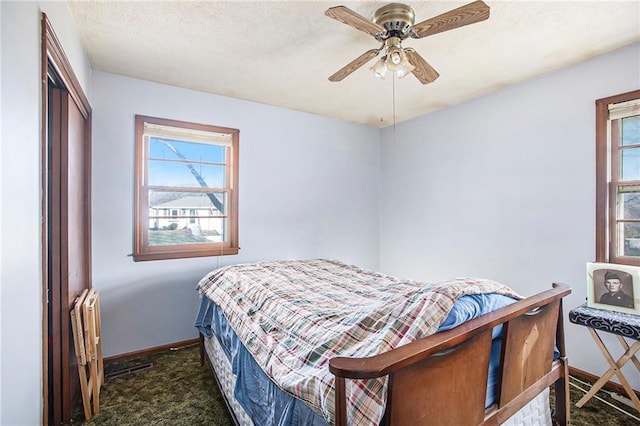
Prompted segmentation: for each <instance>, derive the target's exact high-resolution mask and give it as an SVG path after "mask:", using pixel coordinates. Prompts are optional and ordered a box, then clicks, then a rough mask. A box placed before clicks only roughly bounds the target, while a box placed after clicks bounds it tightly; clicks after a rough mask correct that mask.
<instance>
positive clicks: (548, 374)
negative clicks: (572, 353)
mask: <svg viewBox="0 0 640 426" xmlns="http://www.w3.org/2000/svg"><path fill="white" fill-rule="evenodd" d="M569 293H571V289H570V288H569V287H568V286H566V285H564V284H555V283H554V284H553V288H552V289H550V290H547V291H544V292H542V293H538V294H536V295H534V296H531V297H528V298H526V299H523V300H520V301H518V302H516V303H514V304H512V305H509V306H507V307H504V308H501V309H499V310H496V311H494V312H491V313H489V314H486V315H483V316H481V317H479V318H476V319H474V320H471V321H469V322H466V323H464V324H462V325H460V326H458V327H456V328H454V329H451V330H449V331H445V332H442V333H437V334H434V335H431V336H428V337H426V338H424V339H420V340H417V341H415V342H412V343H410V344H408V345H405V346H402V347H399V348H396V349H394V350H392V351H389V352H386V353H383V354H380V355H377V356H374V357H369V358H344V357H337V358H333V359H332V360H331V361H330V364H329V370H330V371H331V372H332V373H333V374H334V375H335V376H336V389H335V391H336V395H335V398H336V425H347V399H346V392H345V379H352V380H358V379H370V378H375V377H383V376H388V380H389V383H388V391H387V406H386V414H385V418H384V423H385V424H388V425H409V424H410V425H427V424H429V425H456V426H459V425H499V424H502V423H504V422H505V421H506V420H507V419H508V418H509V417H511V416H512V415H513V414H515V413H516V412H517V411H518V410H520V409H521V408H522V407H524V406H525V405H526V404H527V403H528V402H529V401H531V400H532V399H533V398H534V397H535V396H536V395H538V394H539V393H540V392H541V391H543V390H544V389H545V388H547V387H549V386H551V385H554V389H555V398H556V407H555V419H554V420H555V422H556V423H557V424H559V425H567V424H569V399H568V397H569V382H568V378H569V370H568V369H569V366H568V362H567V358H566V353H565V344H564V328H563V313H562V298H563V297H564V296H566V295H568V294H569ZM500 324H503V325H504V327H503V335H502V353H501V358H500V370H499V371H500V374H499V379H498V386H497V390H496V401H497V402H496V403H495V404H494V405H492V406H491V407H489V408H488V409H486V410H485V407H484V405H485V395H486V391H487V374H488V369H489V358H490V354H491V332H492V329H493V328H494V327H496V326H498V325H500ZM554 346H555V348H556V349H557V351H558V352H559V356H558V357H556V359H555V360H554Z"/></svg>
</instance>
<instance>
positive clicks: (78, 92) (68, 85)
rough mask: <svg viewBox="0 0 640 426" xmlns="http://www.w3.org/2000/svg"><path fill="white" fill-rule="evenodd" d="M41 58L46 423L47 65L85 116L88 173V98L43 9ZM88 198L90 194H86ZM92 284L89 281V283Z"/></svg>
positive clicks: (44, 419) (44, 409)
mask: <svg viewBox="0 0 640 426" xmlns="http://www.w3.org/2000/svg"><path fill="white" fill-rule="evenodd" d="M40 36H41V61H40V66H41V68H40V75H41V104H42V109H41V132H42V139H41V165H40V170H41V178H42V182H41V185H42V186H41V193H42V198H41V200H42V202H41V215H42V229H41V240H42V253H41V256H42V257H41V266H42V301H41V303H42V393H43V407H42V424H43V425H48V424H49V368H50V366H49V361H48V349H49V338H48V328H49V319H48V300H49V294H48V293H49V288H48V276H49V268H48V264H47V260H48V257H49V242H50V241H49V238H48V236H49V231H50V230H49V226H48V222H49V213H48V205H49V203H50V200H49V195H48V190H47V188H48V187H49V177H48V173H47V165H48V164H49V161H50V159H49V154H48V139H49V132H48V109H49V102H48V69H49V67H51V68H52V69H53V70H54V71H55V72H56V74H57V77H58V79H59V82H60V83H61V84H62V86H64V88H65V89H66V90H67V91H68V92H69V95H70V96H71V98H72V99H73V101H74V102H75V104H76V105H77V107H78V109H79V110H80V112H81V114H82V116H83V118H84V120H85V138H86V141H85V142H86V147H87V155H86V158H85V161H86V164H85V166H86V170H87V175H88V176H91V106H90V105H89V101H88V100H87V98H86V96H85V94H84V92H83V91H82V87H81V85H80V83H79V81H78V79H77V77H76V75H75V73H74V71H73V68H72V67H71V63H70V62H69V60H68V58H67V56H66V54H65V53H64V50H63V48H62V44H61V43H60V41H59V39H58V37H57V35H56V33H55V31H54V30H53V27H52V26H51V22H50V21H49V19H48V18H47V15H46V14H45V13H41V31H40ZM88 191H89V197H90V191H91V188H90V185H89V187H88ZM89 199H90V198H89ZM86 226H87V229H86V230H85V232H86V234H85V235H86V241H85V246H86V247H89V248H90V247H91V219H90V217H89V218H87V224H86ZM88 259H89V262H88V265H87V268H88V276H89V280H90V278H91V258H90V254H89V258H88ZM88 285H89V286H91V282H90V281H89V283H88Z"/></svg>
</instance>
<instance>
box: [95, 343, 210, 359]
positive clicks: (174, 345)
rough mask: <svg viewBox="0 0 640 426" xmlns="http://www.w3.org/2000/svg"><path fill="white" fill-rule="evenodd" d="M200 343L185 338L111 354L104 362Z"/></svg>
mask: <svg viewBox="0 0 640 426" xmlns="http://www.w3.org/2000/svg"><path fill="white" fill-rule="evenodd" d="M198 343H199V340H198V339H197V338H195V339H189V340H183V341H181V342H175V343H169V344H168V345H162V346H155V347H153V348H148V349H141V350H139V351H133V352H127V353H124V354H120V355H114V356H110V357H107V358H105V359H104V361H103V362H104V363H105V364H112V363H114V362H120V361H126V360H129V359H132V358H139V357H143V356H147V355H153V354H157V353H159V352H164V351H168V350H171V349H180V348H186V347H187V346H194V345H197V344H198Z"/></svg>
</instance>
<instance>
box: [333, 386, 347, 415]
mask: <svg viewBox="0 0 640 426" xmlns="http://www.w3.org/2000/svg"><path fill="white" fill-rule="evenodd" d="M344 386H345V383H344V377H340V376H336V394H335V398H336V426H347V396H346V391H345V388H344Z"/></svg>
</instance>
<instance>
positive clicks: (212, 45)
mask: <svg viewBox="0 0 640 426" xmlns="http://www.w3.org/2000/svg"><path fill="white" fill-rule="evenodd" d="M470 2H471V0H467V1H464V0H463V1H453V0H452V1H406V2H405V3H406V4H408V5H410V6H411V7H413V9H414V10H415V15H416V23H417V22H421V21H423V20H425V19H427V18H431V17H433V16H436V15H439V14H441V13H444V12H446V11H448V10H451V9H453V8H456V7H459V6H462V5H464V4H467V3H470ZM69 3H70V7H71V11H72V14H73V16H74V18H75V21H76V25H77V28H78V31H79V34H80V38H81V40H82V43H83V45H84V48H85V50H86V52H87V55H88V58H89V61H90V63H91V66H92V68H93V69H94V70H98V71H104V72H108V73H113V74H119V75H123V76H128V77H133V78H138V79H144V80H149V81H155V82H159V83H164V84H169V85H173V86H179V87H184V88H190V89H195V90H200V91H204V92H209V93H215V94H219V95H224V96H230V97H234V98H239V99H246V100H250V101H255V102H259V103H264V104H269V105H277V106H281V107H285V108H289V109H293V110H298V111H306V112H310V113H314V114H319V115H323V116H329V117H335V118H339V119H343V120H347V121H352V122H356V123H362V124H367V125H370V126H374V127H385V126H388V125H390V124H393V122H394V102H393V100H394V97H393V94H394V89H395V122H401V121H403V120H407V119H410V118H413V117H416V116H419V115H422V114H424V113H427V112H430V111H435V110H437V109H440V108H444V107H447V106H450V105H454V104H457V103H460V102H464V101H465V100H468V99H471V98H473V97H476V96H479V95H482V94H485V93H489V92H491V91H494V90H498V89H500V88H503V87H506V86H509V85H512V84H514V83H517V82H519V81H522V80H526V79H530V78H534V77H536V76H539V75H542V74H544V73H547V72H550V71H553V70H557V69H559V68H562V67H566V66H568V65H571V64H574V63H577V62H580V61H584V60H586V59H589V58H592V57H595V56H598V55H600V54H603V53H606V52H609V51H612V50H615V49H618V48H621V47H623V46H626V45H629V44H631V43H634V42H638V41H640V2H639V1H637V0H636V1H592V2H586V1H549V2H543V1H515V0H512V1H492V0H485V3H486V4H487V5H488V6H489V7H490V8H491V16H490V18H489V19H488V20H486V21H483V22H480V23H476V24H472V25H469V26H465V27H461V28H458V29H455V30H452V31H447V32H443V33H440V34H436V35H433V36H430V37H426V38H423V39H418V40H416V39H407V40H405V41H404V42H403V47H413V48H415V49H416V50H417V51H418V53H420V54H421V55H422V56H423V57H424V58H425V59H426V61H427V62H428V63H429V64H431V66H433V67H434V68H435V69H436V70H437V71H438V72H439V73H440V78H439V79H438V80H436V81H435V82H434V83H431V84H428V85H422V84H420V83H419V81H418V80H417V79H416V78H415V77H414V76H413V75H408V76H407V77H405V78H403V79H400V80H395V81H394V79H393V78H391V77H387V78H386V79H384V80H380V79H377V78H375V77H374V76H373V73H372V72H371V71H370V70H369V67H370V66H371V65H373V63H374V62H375V60H371V61H370V62H369V63H367V64H365V65H364V66H363V67H361V68H360V69H358V70H357V71H355V72H354V73H353V74H351V75H349V76H348V77H346V78H345V79H344V80H342V81H341V82H336V83H331V82H329V81H328V79H327V78H328V77H329V76H330V75H331V74H333V73H334V72H336V71H337V70H338V69H340V68H342V67H343V66H344V65H346V64H347V63H348V62H350V61H351V60H353V59H355V58H356V57H358V56H359V55H361V54H362V53H364V52H365V51H367V50H369V49H373V48H377V47H379V43H378V42H377V41H376V40H375V39H374V38H373V37H372V36H370V35H368V34H366V33H364V32H361V31H358V30H356V29H354V28H352V27H350V26H347V25H345V24H342V23H340V22H338V21H336V20H334V19H331V18H328V17H327V16H325V15H324V11H325V10H326V9H327V8H329V7H331V6H336V5H344V6H347V7H348V8H350V9H352V10H353V11H355V12H357V13H359V14H360V15H362V16H364V17H367V18H370V17H371V16H372V15H373V13H374V12H375V11H376V9H378V8H379V7H381V6H383V5H385V4H387V3H388V2H381V1H359V2H356V1H346V2H342V1H341V0H335V1H204V2H196V1H86V0H83V1H76V0H70V1H69ZM639 79H640V78H639ZM394 83H395V84H394ZM394 85H395V88H394Z"/></svg>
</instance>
